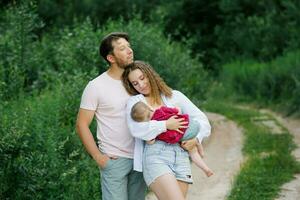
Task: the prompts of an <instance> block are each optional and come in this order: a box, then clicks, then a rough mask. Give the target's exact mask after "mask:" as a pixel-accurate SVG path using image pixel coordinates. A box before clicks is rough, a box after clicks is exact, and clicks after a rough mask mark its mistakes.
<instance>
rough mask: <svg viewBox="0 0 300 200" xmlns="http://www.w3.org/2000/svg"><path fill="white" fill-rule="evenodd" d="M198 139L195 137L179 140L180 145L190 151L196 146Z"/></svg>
mask: <svg viewBox="0 0 300 200" xmlns="http://www.w3.org/2000/svg"><path fill="white" fill-rule="evenodd" d="M197 142H198V140H197V139H196V138H193V139H190V140H186V141H183V142H181V147H182V148H183V149H185V150H187V151H191V150H192V149H193V148H194V147H196V145H197Z"/></svg>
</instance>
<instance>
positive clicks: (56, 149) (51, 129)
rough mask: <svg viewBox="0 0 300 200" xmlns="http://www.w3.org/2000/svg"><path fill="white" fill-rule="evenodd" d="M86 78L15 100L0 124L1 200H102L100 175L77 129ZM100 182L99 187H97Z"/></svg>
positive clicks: (82, 76) (8, 106)
mask: <svg viewBox="0 0 300 200" xmlns="http://www.w3.org/2000/svg"><path fill="white" fill-rule="evenodd" d="M87 78H88V77H87V75H84V74H82V75H80V74H78V75H76V76H73V77H68V80H67V81H65V82H61V83H59V82H57V83H56V88H55V89H53V90H52V91H44V92H42V94H41V95H39V96H35V97H28V98H25V99H23V100H21V99H20V100H18V101H11V102H10V103H7V104H6V105H5V106H4V107H5V110H2V112H1V116H0V118H1V119H0V120H1V128H0V135H1V139H0V152H1V155H0V160H1V162H0V179H1V182H0V188H1V189H0V198H1V199H45V197H47V199H87V198H91V197H92V198H93V199H96V198H97V199H99V198H100V197H99V196H100V193H99V192H100V190H99V187H100V186H99V171H98V170H97V168H96V165H95V164H94V163H93V162H92V160H91V159H89V158H88V157H87V154H86V153H85V151H83V147H82V144H81V142H80V141H79V138H78V137H77V136H76V133H75V130H74V120H75V117H76V115H75V113H76V112H77V109H78V105H79V100H80V98H79V97H80V94H81V90H82V89H83V88H82V85H84V84H85V83H86V79H87ZM97 183H98V184H97Z"/></svg>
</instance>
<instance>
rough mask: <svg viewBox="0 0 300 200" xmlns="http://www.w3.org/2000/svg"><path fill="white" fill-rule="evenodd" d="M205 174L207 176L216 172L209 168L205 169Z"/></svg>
mask: <svg viewBox="0 0 300 200" xmlns="http://www.w3.org/2000/svg"><path fill="white" fill-rule="evenodd" d="M205 174H206V176H207V177H210V176H212V175H214V172H213V171H211V169H207V170H205Z"/></svg>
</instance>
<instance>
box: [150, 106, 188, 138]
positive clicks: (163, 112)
mask: <svg viewBox="0 0 300 200" xmlns="http://www.w3.org/2000/svg"><path fill="white" fill-rule="evenodd" d="M174 115H177V116H178V118H184V119H185V121H187V122H189V116H188V115H187V114H178V109H177V108H169V107H166V106H162V107H160V108H158V109H156V110H155V111H154V113H153V116H152V118H151V120H157V121H162V120H167V119H169V118H170V117H172V116H174ZM187 125H188V124H186V126H187ZM186 129H187V128H180V129H179V130H180V131H182V132H185V131H186ZM183 135H184V134H181V133H179V132H178V131H175V130H167V131H166V132H163V133H161V134H159V135H158V136H157V137H156V139H158V140H161V141H164V142H166V143H170V144H175V143H177V142H179V141H180V139H181V138H182V137H183Z"/></svg>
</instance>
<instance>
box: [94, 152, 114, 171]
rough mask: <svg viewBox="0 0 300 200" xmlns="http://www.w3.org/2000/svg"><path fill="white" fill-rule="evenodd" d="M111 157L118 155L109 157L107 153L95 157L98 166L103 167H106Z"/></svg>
mask: <svg viewBox="0 0 300 200" xmlns="http://www.w3.org/2000/svg"><path fill="white" fill-rule="evenodd" d="M110 159H113V160H115V159H118V157H116V156H112V157H109V156H108V155H106V154H99V155H98V156H97V158H95V161H96V162H97V164H98V166H99V167H100V168H101V169H104V168H105V167H106V165H107V162H108V161H109V160H110Z"/></svg>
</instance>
